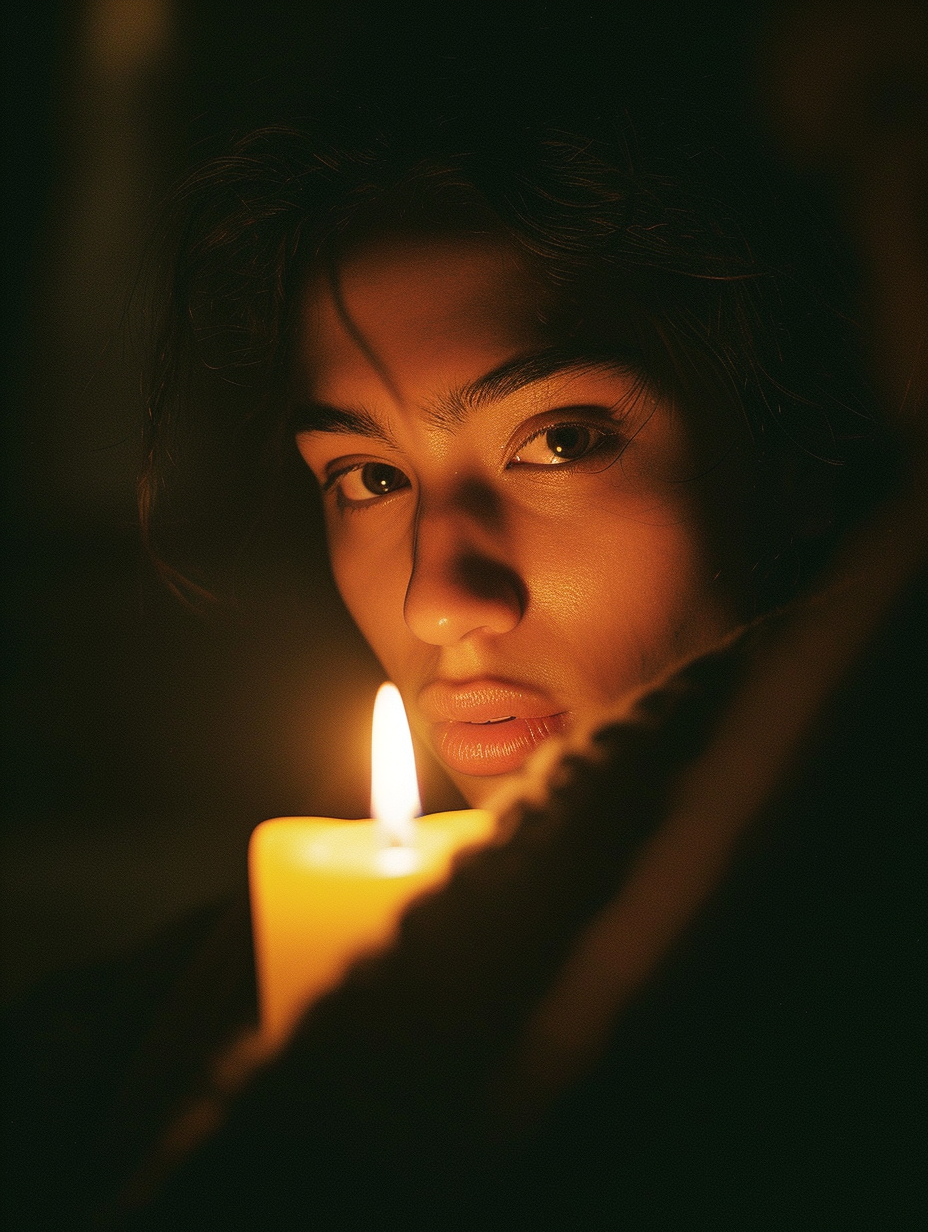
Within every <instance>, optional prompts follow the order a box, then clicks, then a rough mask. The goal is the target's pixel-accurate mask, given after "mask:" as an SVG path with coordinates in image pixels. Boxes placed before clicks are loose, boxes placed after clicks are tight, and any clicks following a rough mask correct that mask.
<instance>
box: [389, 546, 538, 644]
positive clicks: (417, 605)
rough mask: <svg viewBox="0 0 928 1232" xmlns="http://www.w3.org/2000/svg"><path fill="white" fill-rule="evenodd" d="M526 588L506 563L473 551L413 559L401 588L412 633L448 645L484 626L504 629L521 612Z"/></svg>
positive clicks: (497, 630) (496, 630) (495, 630)
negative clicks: (438, 558) (443, 557)
mask: <svg viewBox="0 0 928 1232" xmlns="http://www.w3.org/2000/svg"><path fill="white" fill-rule="evenodd" d="M525 603H526V594H525V587H524V586H523V584H522V581H521V579H520V578H519V577H518V575H517V574H516V573H515V572H514V571H513V570H512V569H510V568H509V567H508V566H507V565H505V564H502V563H501V562H499V561H494V560H491V559H489V558H488V557H486V556H481V555H479V554H477V553H474V552H470V553H462V554H460V555H458V556H455V557H454V558H452V559H450V560H445V561H441V562H437V561H436V562H432V563H431V566H430V564H429V562H426V561H422V560H417V561H416V564H415V566H414V568H413V574H412V577H411V578H410V582H409V587H408V589H407V591H406V604H405V617H406V624H407V625H408V626H409V628H410V629H411V630H412V632H413V633H414V634H415V636H416V637H418V638H419V639H420V641H423V642H429V643H431V644H432V645H435V646H449V645H452V644H453V643H454V642H457V641H460V640H461V638H463V637H466V636H467V635H468V634H469V633H474V632H476V631H477V630H480V629H484V630H486V631H487V632H489V633H493V634H497V635H498V634H501V633H508V632H509V631H510V630H511V629H514V628H515V627H516V625H517V624H518V623H519V621H520V620H521V619H522V613H523V612H524V611H525Z"/></svg>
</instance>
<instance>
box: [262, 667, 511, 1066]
mask: <svg viewBox="0 0 928 1232" xmlns="http://www.w3.org/2000/svg"><path fill="white" fill-rule="evenodd" d="M371 760H372V774H371V812H372V813H373V816H374V820H372V821H335V820H332V819H330V818H326V817H277V818H275V819H274V820H272V821H265V822H263V823H262V824H261V825H260V826H258V828H257V829H256V830H255V832H254V834H253V835H252V838H251V844H250V846H249V851H248V866H249V881H250V886H251V913H252V922H253V926H254V937H255V961H256V964H257V970H258V991H259V1002H260V1011H261V1029H262V1034H263V1036H264V1038H265V1040H266V1042H267V1043H268V1044H269V1045H271V1046H275V1045H276V1044H278V1043H280V1042H281V1041H282V1040H283V1039H284V1038H285V1037H286V1036H287V1035H288V1034H289V1032H290V1030H291V1028H292V1027H293V1026H294V1024H295V1022H296V1020H297V1018H298V1017H299V1016H300V1014H301V1013H302V1011H303V1010H305V1009H306V1007H307V1006H308V1005H310V1004H311V1002H313V1001H315V1000H316V999H317V998H318V997H319V996H321V995H322V993H324V992H326V991H327V990H328V989H330V988H332V987H334V985H336V984H337V983H338V982H339V980H340V979H341V977H342V976H343V975H344V973H345V971H346V970H347V968H348V967H349V966H350V964H351V963H352V962H353V961H354V959H355V958H358V957H359V956H360V955H361V954H365V953H370V952H372V951H375V950H378V949H381V948H383V947H384V946H386V945H388V944H389V942H390V940H391V939H392V937H393V935H394V933H395V931H396V926H397V923H398V921H399V918H400V916H401V915H402V913H403V910H404V909H405V907H406V906H407V905H408V904H409V903H410V902H411V901H412V899H413V898H415V897H416V895H417V894H421V893H422V892H423V891H424V890H428V889H431V888H432V887H434V886H437V885H439V884H441V883H442V882H443V881H444V880H445V879H446V878H447V876H448V872H449V869H450V865H451V861H452V858H453V857H454V855H455V854H456V852H458V851H460V850H461V849H462V848H463V847H467V846H470V845H472V844H475V843H481V842H484V841H486V839H488V838H489V837H490V835H491V834H492V832H493V829H494V825H495V818H494V817H493V815H492V814H491V813H488V812H485V811H484V810H482V809H467V810H462V811H458V812H453V813H435V814H432V815H431V816H429V817H421V818H419V819H418V820H414V818H415V816H416V814H417V813H418V812H419V810H420V805H419V791H418V787H417V784H416V766H415V760H414V757H413V750H412V739H411V737H410V734H409V725H408V723H407V722H406V713H405V711H404V709H403V703H402V701H401V700H400V695H399V692H398V691H397V689H396V687H395V686H394V685H383V686H382V687H381V689H380V692H379V693H378V695H377V701H376V704H375V706H374V730H373V739H372V758H371Z"/></svg>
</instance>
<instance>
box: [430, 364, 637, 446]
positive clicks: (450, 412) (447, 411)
mask: <svg viewBox="0 0 928 1232" xmlns="http://www.w3.org/2000/svg"><path fill="white" fill-rule="evenodd" d="M638 368H639V365H638V364H637V363H636V362H635V360H634V358H633V357H632V355H631V354H630V353H629V354H628V355H627V356H625V357H622V358H620V357H619V356H618V355H615V354H612V355H608V356H607V355H594V354H591V353H589V352H579V351H576V350H569V349H567V348H564V347H548V348H546V349H545V350H543V351H532V352H530V353H529V354H527V355H516V356H515V357H514V358H513V359H507V360H506V362H505V363H502V364H500V365H499V367H497V368H494V369H493V370H492V371H491V372H486V373H484V375H483V376H479V377H477V379H476V380H475V381H471V382H469V383H468V384H467V385H462V386H461V387H460V388H459V389H455V390H452V391H451V392H450V393H448V394H444V395H442V396H441V397H440V398H437V399H436V400H435V402H434V403H433V404H432V406H430V407H429V409H428V411H427V412H426V415H427V417H428V420H429V422H430V423H434V424H436V425H437V426H438V427H450V426H451V425H453V424H459V423H461V422H462V421H463V420H464V419H465V418H466V417H467V415H468V414H469V413H470V412H471V411H475V410H479V409H480V408H481V407H483V406H486V405H487V404H488V403H490V402H497V401H499V400H500V399H501V398H508V397H509V396H510V395H511V394H514V393H517V392H518V391H519V390H520V389H524V388H525V386H526V385H531V384H533V382H535V381H542V380H545V379H546V378H547V377H552V376H557V375H558V374H559V373H562V372H568V371H570V372H577V373H580V372H592V371H595V370H602V369H610V370H611V371H613V372H628V373H634V372H636V371H637V370H638Z"/></svg>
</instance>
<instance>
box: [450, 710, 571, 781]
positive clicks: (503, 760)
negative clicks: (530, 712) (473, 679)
mask: <svg viewBox="0 0 928 1232" xmlns="http://www.w3.org/2000/svg"><path fill="white" fill-rule="evenodd" d="M566 726H567V715H566V714H549V715H545V716H544V717H543V718H538V719H504V720H503V721H502V722H500V723H436V724H435V749H436V751H437V753H438V756H439V757H440V758H441V760H442V761H443V762H444V763H445V765H446V766H447V767H448V769H449V770H454V771H457V773H458V774H479V775H488V774H509V773H511V772H512V771H513V770H518V769H519V768H520V767H521V766H522V764H523V762H524V761H525V760H526V758H527V757H528V756H529V754H530V753H532V752H533V751H534V750H535V749H536V748H537V747H538V745H539V744H541V743H543V741H545V740H547V739H548V737H549V736H556V735H558V734H559V733H560V732H562V731H564V730H565V728H566Z"/></svg>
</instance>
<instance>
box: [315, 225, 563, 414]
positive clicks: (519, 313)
mask: <svg viewBox="0 0 928 1232" xmlns="http://www.w3.org/2000/svg"><path fill="white" fill-rule="evenodd" d="M548 298H549V296H548V293H547V292H546V291H545V289H544V287H543V285H542V282H541V280H540V278H539V277H538V275H537V274H536V273H535V272H534V271H533V270H532V269H531V267H530V266H529V263H528V261H527V259H526V258H524V257H523V256H522V255H521V254H520V253H519V252H518V251H517V250H516V249H515V247H514V246H513V245H512V244H511V243H509V242H507V240H506V239H505V238H503V237H498V236H491V235H485V236H450V235H449V236H436V237H415V236H393V237H388V238H384V239H381V240H379V241H377V242H371V243H368V244H365V245H364V246H363V247H360V248H358V249H356V250H354V251H353V252H352V253H351V254H350V255H349V256H347V257H346V258H345V259H343V260H342V261H340V262H338V263H337V264H335V265H332V266H330V267H329V268H327V269H323V270H316V271H315V272H313V273H312V275H311V276H310V278H309V280H308V282H307V286H306V291H305V294H304V298H303V302H302V310H301V319H300V337H299V356H298V366H299V369H300V375H301V377H302V380H303V381H304V382H305V383H306V385H307V387H308V392H310V393H311V394H312V396H313V397H314V398H318V399H326V400H329V399H331V400H336V401H338V400H343V399H344V398H346V397H350V396H351V395H352V391H354V394H355V396H361V394H362V393H363V392H364V390H365V389H368V391H369V387H370V386H371V385H372V384H373V385H379V386H381V387H382V389H383V388H387V389H389V390H392V391H393V392H394V393H395V392H397V391H403V392H404V393H408V394H409V395H410V396H413V397H416V396H418V395H419V394H421V393H424V392H425V391H426V390H427V389H428V387H430V386H433V385H437V386H438V387H444V386H446V385H447V384H449V383H452V384H454V383H459V382H461V381H466V380H468V379H471V378H472V377H473V376H474V375H475V371H474V369H475V368H479V369H480V371H481V372H482V371H485V370H487V369H489V368H492V367H496V366H498V365H499V364H501V363H503V362H505V361H506V360H507V359H509V358H511V357H512V356H513V355H516V354H519V353H522V352H524V351H527V350H530V349H532V348H535V347H537V346H539V344H541V343H543V342H544V341H545V332H546V331H545V328H544V324H543V322H544V319H545V308H546V306H547V301H548Z"/></svg>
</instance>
